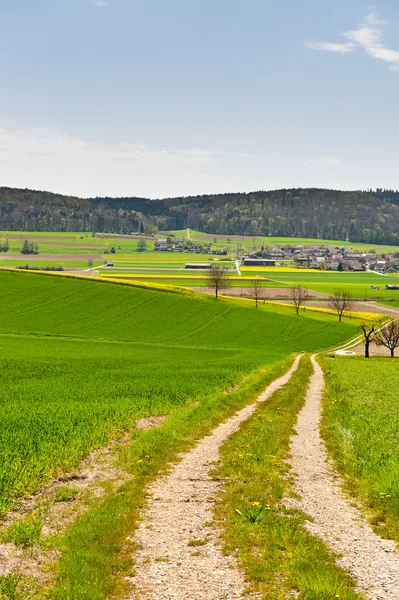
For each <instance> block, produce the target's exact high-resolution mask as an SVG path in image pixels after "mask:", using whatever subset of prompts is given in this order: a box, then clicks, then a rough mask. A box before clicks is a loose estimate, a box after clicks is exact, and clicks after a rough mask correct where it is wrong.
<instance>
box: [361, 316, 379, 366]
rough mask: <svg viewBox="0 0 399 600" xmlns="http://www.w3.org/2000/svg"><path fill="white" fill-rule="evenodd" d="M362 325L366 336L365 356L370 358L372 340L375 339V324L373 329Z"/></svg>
mask: <svg viewBox="0 0 399 600" xmlns="http://www.w3.org/2000/svg"><path fill="white" fill-rule="evenodd" d="M360 327H361V328H362V331H363V336H364V357H365V358H370V351H369V349H370V344H371V343H372V342H374V341H375V339H374V337H373V336H374V333H375V326H374V325H373V326H372V328H371V329H366V326H365V325H363V324H362V325H360Z"/></svg>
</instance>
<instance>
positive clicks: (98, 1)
mask: <svg viewBox="0 0 399 600" xmlns="http://www.w3.org/2000/svg"><path fill="white" fill-rule="evenodd" d="M89 2H90V4H92V5H93V6H97V8H107V6H111V2H109V0H89Z"/></svg>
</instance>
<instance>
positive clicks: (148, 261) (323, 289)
mask: <svg viewBox="0 0 399 600" xmlns="http://www.w3.org/2000/svg"><path fill="white" fill-rule="evenodd" d="M171 233H172V234H173V235H175V236H176V238H185V239H188V235H189V237H190V240H191V241H192V242H199V243H201V242H208V243H212V244H213V245H214V247H216V248H226V249H227V252H228V255H227V257H220V256H210V255H207V254H193V253H188V252H185V253H173V252H154V251H153V250H152V248H153V243H154V238H153V237H152V238H138V237H135V236H125V237H123V236H119V237H118V236H115V237H112V236H107V235H106V234H98V235H97V236H96V237H93V236H92V234H89V233H85V234H81V233H50V232H45V233H27V232H9V233H7V232H3V233H0V237H2V238H3V239H4V238H5V237H7V238H8V240H9V245H10V248H9V252H8V253H0V267H2V266H3V267H16V266H24V265H26V264H29V265H32V266H49V267H51V266H52V267H55V266H58V265H59V264H62V265H63V266H64V268H65V269H66V270H81V271H82V272H83V271H85V270H86V271H87V269H88V264H89V261H90V260H92V261H93V267H94V268H98V267H101V266H102V265H104V262H106V261H110V262H112V263H113V265H114V266H113V267H102V268H101V269H100V276H101V277H104V276H107V277H115V278H117V277H125V276H128V277H129V278H134V279H135V280H138V281H144V282H145V281H153V280H156V281H157V282H158V283H160V284H163V285H180V286H189V287H194V288H196V287H204V286H205V278H206V273H205V272H204V271H202V272H201V271H195V272H194V271H190V270H187V269H185V268H184V267H185V264H186V263H188V262H190V263H195V262H197V263H198V262H206V263H208V262H215V264H220V265H223V266H224V267H227V268H229V269H231V275H232V286H233V287H235V288H237V287H240V286H241V287H243V288H247V287H248V286H249V285H250V281H251V280H252V279H253V278H256V277H259V278H260V279H261V280H262V286H264V287H270V288H286V287H290V286H293V285H302V286H304V287H306V288H308V289H309V290H311V291H313V292H318V293H321V294H326V297H327V296H328V295H330V294H331V293H332V292H333V290H334V288H336V287H343V288H345V289H347V290H348V291H350V292H351V293H352V295H353V296H354V297H355V298H359V299H368V298H381V299H387V300H388V299H390V300H392V299H395V298H396V296H398V300H399V292H395V291H388V290H385V285H386V284H387V283H397V282H398V280H399V277H398V276H394V275H390V276H381V275H378V274H375V273H338V272H323V271H312V270H309V269H293V268H292V265H291V267H290V266H288V267H284V268H281V267H276V268H270V267H269V268H266V267H265V268H262V267H241V276H239V275H238V273H237V271H236V270H235V264H234V261H233V259H234V256H235V253H236V250H237V243H239V244H240V245H241V246H242V247H244V248H245V249H247V250H250V249H260V247H261V245H262V243H267V245H273V244H275V243H296V244H301V243H307V244H316V243H317V244H320V243H322V242H323V240H310V239H309V240H303V239H295V238H292V239H291V238H266V239H263V238H243V237H242V236H231V237H230V238H227V236H226V237H225V236H212V235H208V234H204V233H201V232H197V231H193V230H191V229H190V230H189V232H188V231H187V230H182V231H175V232H171ZM166 235H167V233H166V232H160V236H166ZM25 239H28V240H30V241H33V242H38V243H39V248H40V253H39V254H38V255H22V254H20V250H21V247H22V244H23V241H24V240H25ZM215 239H216V242H215ZM139 240H144V241H146V243H147V249H146V250H145V251H143V252H138V251H137V244H138V242H139ZM228 240H230V241H228ZM324 241H325V240H324ZM325 242H326V243H329V244H331V243H333V244H335V245H344V243H343V242H340V241H339V240H335V241H332V242H327V241H325ZM352 246H353V247H356V248H358V249H363V250H366V249H368V248H367V246H366V245H362V244H353V245H352ZM112 248H113V249H114V250H115V253H111V249H112ZM392 249H393V248H388V247H384V248H382V247H379V250H380V251H383V250H386V251H388V250H392ZM225 258H227V259H229V258H230V260H225ZM287 264H288V263H287ZM372 286H375V287H378V288H380V289H377V290H374V289H372ZM277 296H278V294H277Z"/></svg>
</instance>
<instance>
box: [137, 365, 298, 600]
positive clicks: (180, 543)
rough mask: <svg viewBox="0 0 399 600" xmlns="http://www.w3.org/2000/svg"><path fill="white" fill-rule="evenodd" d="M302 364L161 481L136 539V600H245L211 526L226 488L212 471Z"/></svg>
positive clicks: (238, 578)
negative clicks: (228, 443)
mask: <svg viewBox="0 0 399 600" xmlns="http://www.w3.org/2000/svg"><path fill="white" fill-rule="evenodd" d="M298 362H299V357H298V358H296V360H295V362H294V364H293V366H292V367H291V369H290V370H289V371H288V372H287V373H286V374H285V375H284V376H283V377H280V378H279V379H277V380H276V381H274V382H273V383H272V384H271V385H269V386H268V388H267V389H266V390H265V391H264V392H263V393H262V394H261V395H260V396H259V397H258V399H257V401H256V402H254V403H253V404H251V405H250V406H247V407H245V408H244V409H242V410H241V411H240V412H238V413H237V414H236V415H234V416H233V417H231V418H230V419H228V420H227V421H226V422H224V423H223V424H221V425H219V426H218V427H217V428H216V429H215V430H214V431H213V432H212V433H211V434H210V435H208V436H206V437H205V438H203V439H202V440H201V441H200V443H199V444H198V445H197V446H196V447H195V448H194V449H193V450H191V451H190V452H188V453H187V454H185V455H183V458H182V461H181V462H180V463H178V464H177V465H176V466H175V467H173V470H172V471H171V472H170V474H169V475H166V476H164V477H162V478H159V479H158V480H157V481H156V482H155V483H154V484H153V485H152V487H151V488H150V489H149V495H150V497H151V499H150V502H149V507H148V509H147V510H146V511H145V513H144V515H143V521H142V523H141V524H140V526H139V528H138V531H137V536H136V541H137V543H138V545H139V548H140V550H139V551H138V553H137V555H136V559H137V564H136V567H137V568H136V576H135V577H134V578H132V582H133V584H134V587H135V589H134V591H133V592H132V594H131V595H130V596H129V599H130V600H133V599H134V600H138V599H140V600H161V599H162V600H172V599H173V600H194V599H203V600H233V599H241V598H243V597H244V587H245V583H244V578H243V575H242V574H241V572H240V571H239V570H238V568H237V566H236V564H235V560H234V559H233V557H226V556H224V555H223V553H222V552H221V550H220V548H219V544H218V539H219V536H218V533H217V532H215V531H214V530H213V529H212V528H211V527H209V525H207V522H208V523H209V522H210V521H212V518H213V514H212V509H213V500H214V498H215V496H216V495H217V494H218V493H219V492H220V488H221V485H220V484H219V483H218V482H217V481H214V480H213V479H212V478H211V477H210V475H209V472H210V470H211V469H212V464H213V463H214V462H215V461H217V460H218V458H219V448H220V447H221V445H222V444H223V442H224V441H225V440H226V439H227V438H228V437H229V436H230V435H231V434H232V433H234V432H235V431H237V430H238V428H239V426H240V424H241V423H243V422H244V421H246V420H247V419H248V418H249V417H250V416H251V415H252V414H253V412H254V411H255V410H256V407H257V403H258V402H263V401H265V400H267V399H268V398H269V397H270V396H271V394H272V393H273V392H275V391H276V390H277V389H278V388H280V387H281V386H283V385H285V384H286V383H288V381H289V379H290V378H291V376H292V374H293V373H294V371H295V370H296V369H297V366H298ZM199 541H200V542H199ZM190 542H192V544H189V543H190ZM196 542H197V544H196ZM198 542H199V543H198ZM201 542H206V543H204V544H201ZM245 597H246V598H248V596H245ZM252 597H255V596H252ZM256 597H258V596H256Z"/></svg>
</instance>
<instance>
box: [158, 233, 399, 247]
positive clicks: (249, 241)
mask: <svg viewBox="0 0 399 600" xmlns="http://www.w3.org/2000/svg"><path fill="white" fill-rule="evenodd" d="M169 233H173V234H174V235H175V236H176V237H177V238H184V239H188V237H187V230H186V229H182V230H175V231H171V232H169ZM161 234H162V235H164V237H166V233H164V234H163V232H160V235H161ZM189 236H190V237H189V239H190V240H191V241H192V242H208V243H210V242H213V241H214V240H215V239H216V243H217V244H220V245H222V246H224V247H228V246H232V247H233V248H232V251H233V252H234V250H235V248H236V246H237V243H239V244H240V246H241V247H243V248H247V249H252V248H254V247H255V248H257V249H259V248H260V247H261V246H262V244H264V245H265V246H274V245H275V244H292V245H297V244H301V245H308V246H316V245H317V246H320V245H324V246H338V247H341V246H348V247H351V248H356V249H358V250H362V251H364V252H365V251H366V250H369V249H370V248H376V249H378V250H379V251H380V252H396V251H397V250H398V247H397V246H381V245H378V244H377V245H370V244H362V243H356V242H353V243H352V242H348V241H343V240H323V239H316V238H290V237H265V236H242V235H217V234H212V233H203V232H201V231H196V230H194V229H189ZM228 240H230V243H229V241H228Z"/></svg>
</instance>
